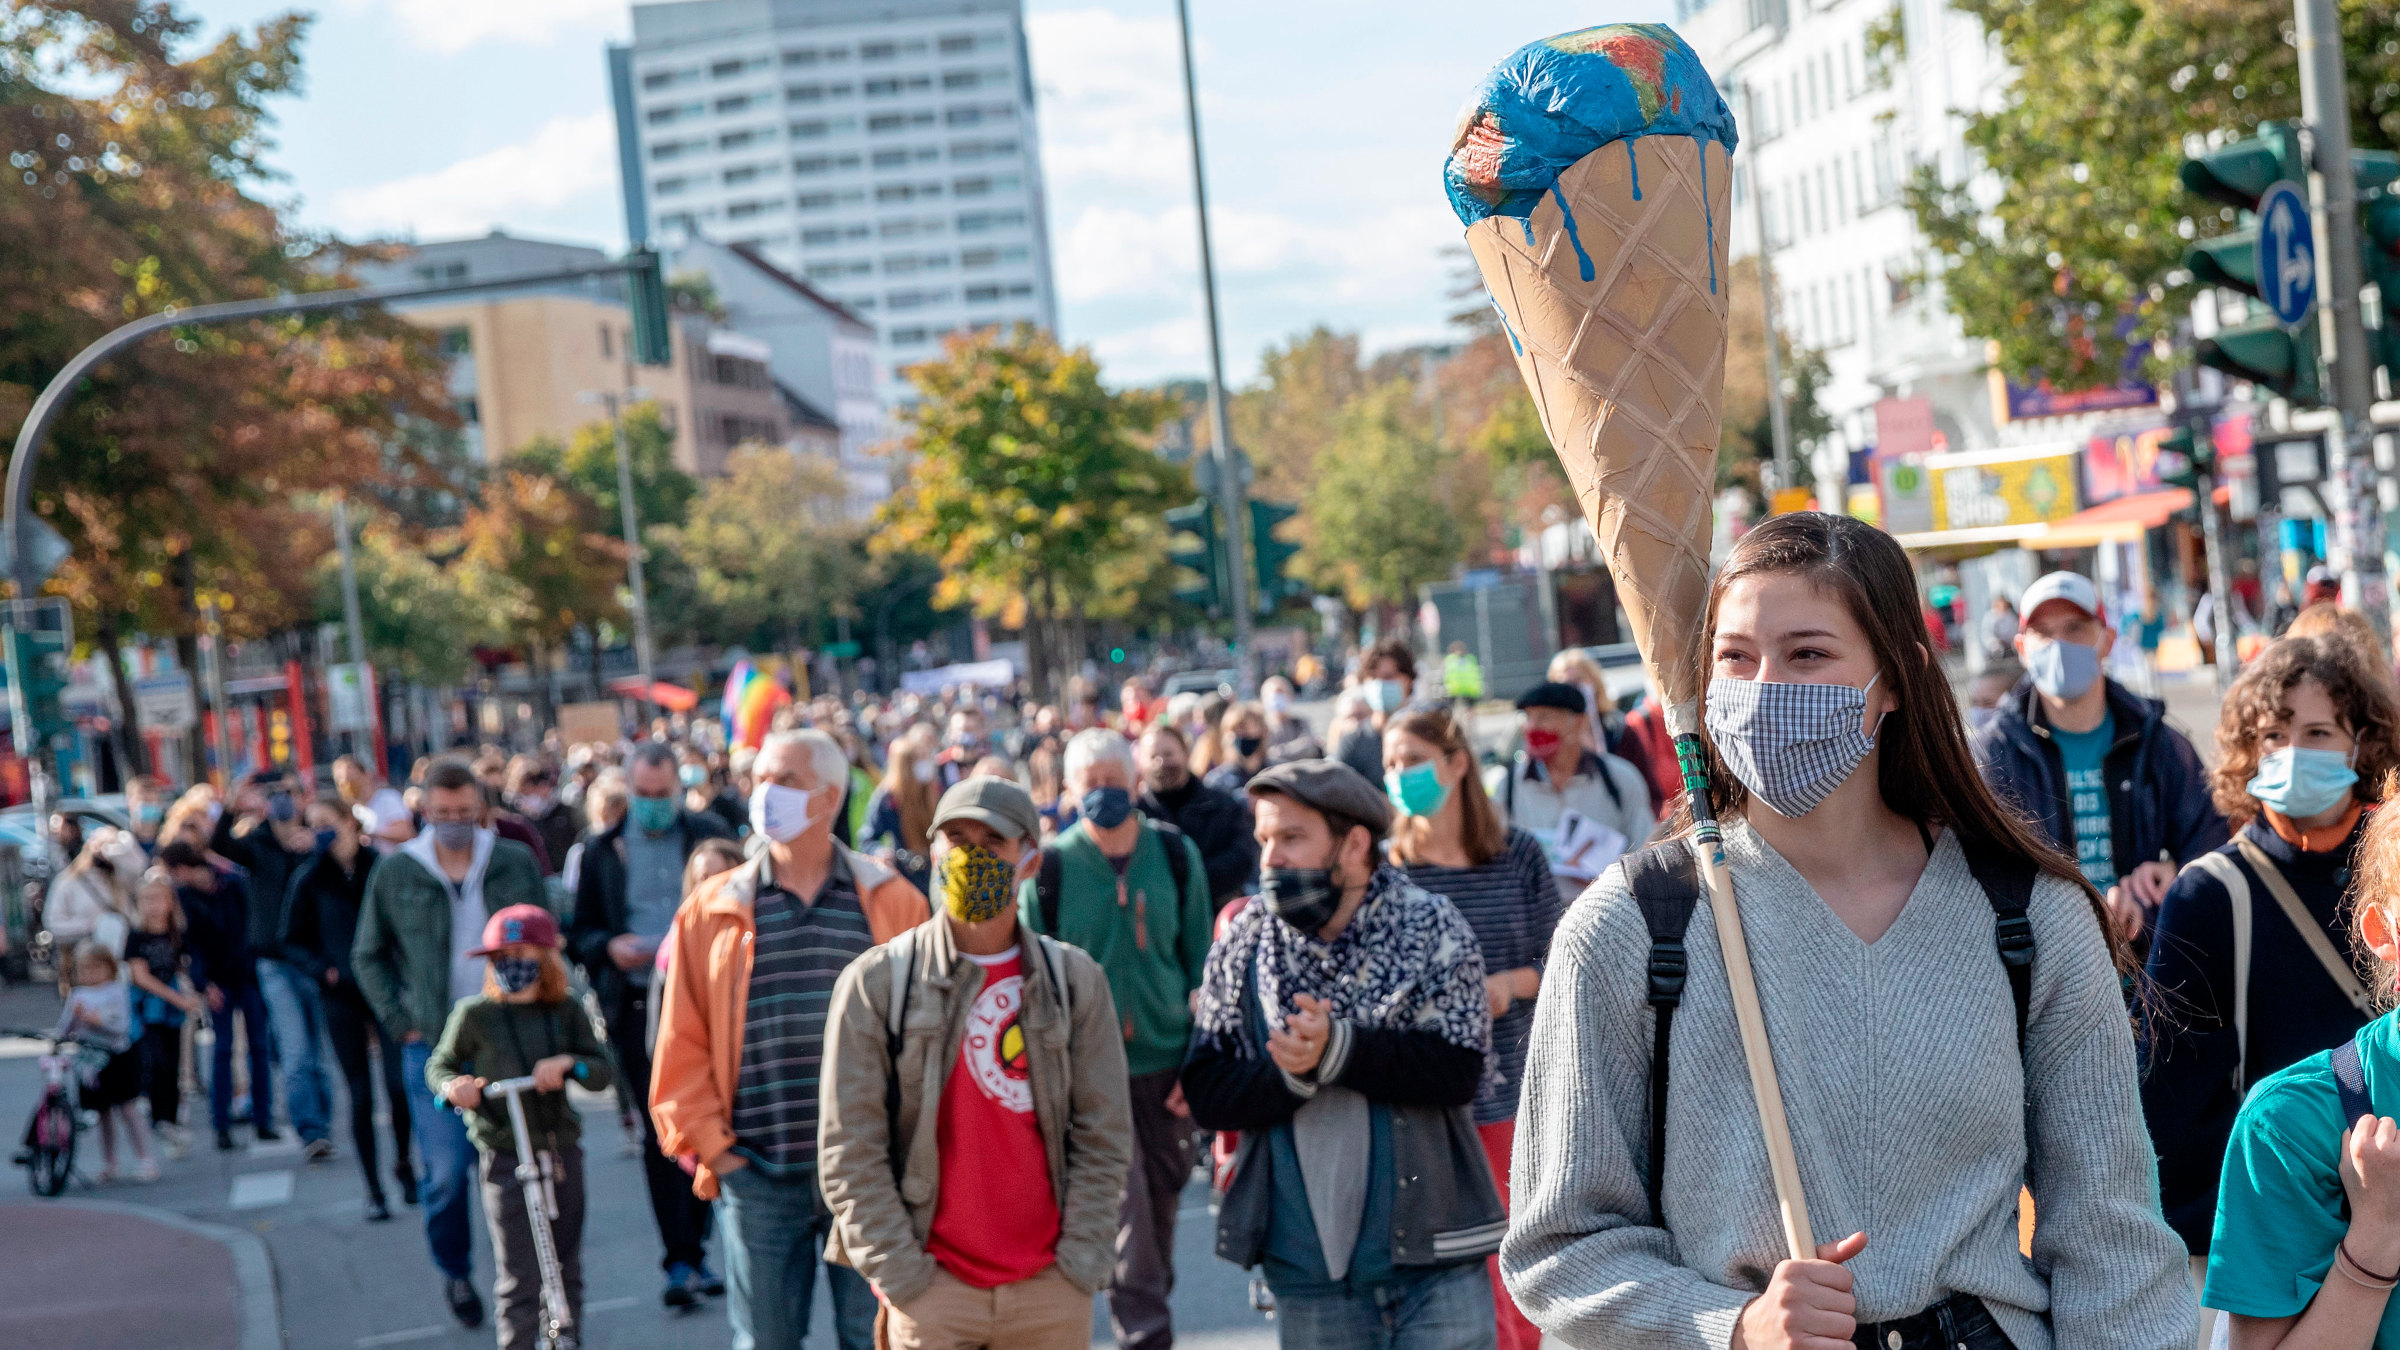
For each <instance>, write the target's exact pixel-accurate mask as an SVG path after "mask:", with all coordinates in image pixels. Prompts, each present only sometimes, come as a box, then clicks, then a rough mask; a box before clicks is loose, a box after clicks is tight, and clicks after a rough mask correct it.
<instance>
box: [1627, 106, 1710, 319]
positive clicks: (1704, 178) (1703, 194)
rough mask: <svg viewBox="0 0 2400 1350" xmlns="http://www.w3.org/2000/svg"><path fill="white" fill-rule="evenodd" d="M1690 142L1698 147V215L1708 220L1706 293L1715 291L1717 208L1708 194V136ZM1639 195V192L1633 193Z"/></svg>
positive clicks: (1694, 138) (1696, 137)
mask: <svg viewBox="0 0 2400 1350" xmlns="http://www.w3.org/2000/svg"><path fill="white" fill-rule="evenodd" d="M1692 143H1693V144H1694V145H1697V146H1698V147H1700V216H1701V219H1703V220H1706V221H1707V222H1708V293H1709V294H1710V295H1715V294H1716V293H1717V208H1716V205H1715V201H1714V199H1713V198H1711V197H1710V196H1709V195H1708V138H1707V137H1705V136H1694V137H1693V138H1692ZM1634 195H1635V196H1637V197H1638V196H1640V195H1641V194H1640V193H1638V192H1637V193H1635V194H1634Z"/></svg>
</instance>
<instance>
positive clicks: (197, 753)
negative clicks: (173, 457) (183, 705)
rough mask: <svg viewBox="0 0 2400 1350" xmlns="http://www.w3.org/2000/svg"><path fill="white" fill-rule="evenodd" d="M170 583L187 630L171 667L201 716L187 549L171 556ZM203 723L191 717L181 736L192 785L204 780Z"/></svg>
mask: <svg viewBox="0 0 2400 1350" xmlns="http://www.w3.org/2000/svg"><path fill="white" fill-rule="evenodd" d="M174 584H175V591H176V599H177V601H178V603H179V605H180V607H181V608H182V610H183V616H184V619H185V620H186V628H187V631H185V632H182V633H178V634H176V635H175V664H176V665H178V666H180V667H182V669H183V673H184V678H185V679H186V680H187V681H189V682H190V683H191V686H192V708H193V710H194V712H195V714H205V713H206V711H207V710H208V691H207V690H205V689H203V688H201V687H200V638H199V636H198V633H199V626H200V604H199V598H200V596H199V584H198V583H197V582H196V581H194V580H193V578H192V555H191V551H190V550H189V549H186V550H185V551H183V552H181V553H178V554H176V555H175V566H174ZM207 721H208V719H207V718H206V717H205V716H204V715H195V716H194V717H193V718H192V725H191V726H190V728H189V729H187V730H186V731H185V732H184V733H183V753H184V760H185V762H186V763H188V764H189V765H190V766H191V770H192V781H193V782H195V783H200V782H206V781H207V779H208V727H207ZM225 771H226V772H227V773H231V772H233V766H232V765H230V764H229V765H226V766H225Z"/></svg>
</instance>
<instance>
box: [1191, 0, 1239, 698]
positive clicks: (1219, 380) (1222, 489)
mask: <svg viewBox="0 0 2400 1350" xmlns="http://www.w3.org/2000/svg"><path fill="white" fill-rule="evenodd" d="M1175 28H1176V31H1177V32H1178V33H1180V34H1181V35H1182V38H1183V110H1184V121H1185V124H1186V125H1187V126H1188V127H1189V128H1190V130H1191V140H1192V202H1193V205H1194V206H1195V207H1196V208H1197V209H1198V212H1199V217H1200V295H1201V300H1202V305H1203V308H1204V310H1205V311H1206V313H1207V315H1208V439H1209V455H1210V457H1211V458H1213V459H1215V460H1216V464H1217V496H1218V499H1219V501H1218V506H1219V509H1220V510H1222V511H1223V512H1224V513H1225V531H1224V535H1225V571H1226V574H1227V575H1226V578H1225V581H1226V585H1225V603H1226V605H1227V607H1229V608H1230V609H1232V610H1233V648H1234V657H1235V660H1236V661H1237V662H1238V663H1239V665H1240V666H1241V670H1242V688H1243V690H1244V692H1245V693H1247V692H1248V691H1249V690H1251V689H1252V688H1254V687H1256V685H1257V683H1258V657H1257V654H1256V653H1254V652H1253V651H1252V650H1251V643H1250V584H1249V583H1250V578H1249V576H1248V574H1247V573H1246V572H1245V571H1244V565H1245V562H1246V559H1247V555H1246V551H1245V549H1244V546H1243V543H1242V524H1243V521H1242V480H1241V477H1240V469H1239V467H1238V464H1237V461H1236V460H1235V458H1234V452H1233V438H1232V436H1231V435H1230V434H1229V433H1228V431H1227V430H1226V426H1225V344H1224V342H1223V341H1222V340H1221V338H1220V337H1219V336H1218V331H1217V266H1216V259H1215V257H1214V255H1213V254H1212V253H1211V251H1210V249H1209V242H1208V175H1207V173H1206V171H1205V170H1203V169H1202V168H1201V165H1200V91H1199V87H1198V85H1197V84H1196V83H1195V81H1194V80H1193V78H1192V14H1191V3H1190V0H1175Z"/></svg>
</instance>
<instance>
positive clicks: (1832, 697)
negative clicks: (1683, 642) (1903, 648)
mask: <svg viewBox="0 0 2400 1350" xmlns="http://www.w3.org/2000/svg"><path fill="white" fill-rule="evenodd" d="M1876 678H1877V679H1880V678H1882V677H1881V676H1880V675H1879V676H1877V677H1876ZM1874 687H1875V681H1874V680H1868V681H1867V683H1866V687H1865V688H1863V689H1853V688H1851V687H1850V686H1849V685H1846V684H1786V683H1782V682H1780V681H1774V680H1730V679H1726V678H1725V677H1723V676H1719V677H1717V678H1716V679H1713V680H1710V681H1709V682H1708V739H1709V742H1710V744H1712V745H1714V746H1716V748H1717V757H1718V758H1720V759H1722V760H1724V761H1725V767H1726V768H1727V769H1728V770H1730V771H1731V772H1732V773H1733V776H1734V777H1735V778H1737V779H1739V780H1741V784H1742V786H1743V787H1746V788H1748V789H1750V795H1751V796H1753V797H1756V798H1758V799H1759V800H1760V801H1762V802H1765V803H1766V804H1767V805H1768V806H1770V807H1772V808H1773V809H1774V811H1775V813H1776V814H1777V815H1779V816H1786V817H1794V818H1796V817H1799V816H1805V815H1807V814H1808V813H1809V812H1811V811H1813V810H1815V809H1816V807H1817V803H1819V802H1821V801H1823V800H1825V799H1826V798H1827V797H1829V796H1831V795H1833V790H1834V789H1835V788H1838V787H1840V786H1841V785H1842V783H1843V782H1844V781H1845V780H1846V779H1848V778H1849V777H1850V774H1851V771H1852V770H1854V769H1856V768H1857V767H1858V763H1859V761H1860V760H1863V759H1865V758H1866V757H1867V752H1868V751H1870V750H1872V749H1874V748H1875V738H1874V736H1872V735H1870V734H1869V733H1867V732H1864V731H1861V730H1860V729H1859V726H1860V724H1861V723H1863V722H1864V721H1865V720H1866V713H1867V690H1868V689H1872V688H1874Z"/></svg>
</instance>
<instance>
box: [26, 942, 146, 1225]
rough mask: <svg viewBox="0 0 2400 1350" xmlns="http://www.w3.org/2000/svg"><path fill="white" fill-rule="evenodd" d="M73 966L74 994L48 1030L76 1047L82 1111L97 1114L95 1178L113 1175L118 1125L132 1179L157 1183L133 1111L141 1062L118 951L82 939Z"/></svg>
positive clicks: (104, 1181)
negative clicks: (128, 1154) (119, 970)
mask: <svg viewBox="0 0 2400 1350" xmlns="http://www.w3.org/2000/svg"><path fill="white" fill-rule="evenodd" d="M73 970H74V978H75V988H74V992H72V993H70V994H69V995H68V996H67V1006H66V1007H65V1008H63V1009H61V1010H60V1011H59V1016H58V1028H57V1030H55V1031H53V1032H52V1033H51V1034H52V1035H54V1036H57V1037H60V1038H61V1039H72V1040H74V1042H75V1043H76V1045H77V1046H78V1047H80V1051H79V1056H78V1065H77V1067H78V1069H79V1070H80V1071H81V1073H82V1075H83V1095H82V1099H81V1100H82V1102H83V1109H84V1110H86V1111H96V1112H98V1113H99V1115H100V1175H99V1176H98V1177H96V1178H94V1180H96V1181H99V1182H100V1183H102V1184H103V1185H105V1184H107V1183H108V1182H111V1181H114V1180H116V1179H117V1131H118V1130H120V1129H121V1130H123V1131H124V1132H125V1138H126V1141H127V1142H128V1143H130V1144H132V1145H133V1157H134V1164H133V1167H134V1171H133V1177H134V1180H136V1181H156V1180H158V1161H157V1160H156V1159H154V1158H152V1157H151V1156H150V1129H149V1127H148V1126H147V1125H145V1124H143V1123H142V1117H141V1114H140V1113H139V1112H137V1111H135V1110H134V1109H133V1099H134V1098H136V1097H139V1096H140V1095H142V1060H141V1056H140V1055H138V1054H136V1053H135V1051H134V1048H133V1003H132V1000H131V999H130V998H129V997H127V994H126V990H125V982H124V981H123V980H120V979H118V978H117V958H116V955H115V954H114V953H112V952H110V951H109V949H108V948H107V947H106V946H104V945H102V944H101V943H100V942H98V941H96V940H94V939H92V938H85V939H84V940H83V941H81V942H78V943H76V944H75V957H74V965H73Z"/></svg>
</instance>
